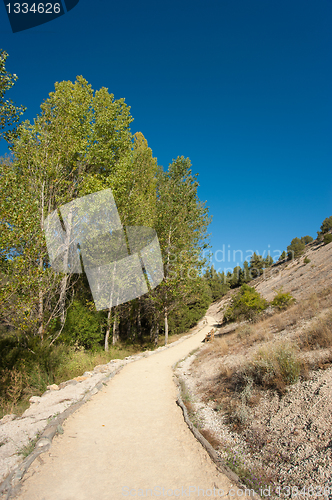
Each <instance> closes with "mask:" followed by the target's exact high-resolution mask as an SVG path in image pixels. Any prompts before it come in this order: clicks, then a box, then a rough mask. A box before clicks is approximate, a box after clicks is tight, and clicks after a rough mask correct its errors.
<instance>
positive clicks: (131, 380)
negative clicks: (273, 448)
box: [0, 318, 250, 500]
mask: <svg viewBox="0 0 332 500" xmlns="http://www.w3.org/2000/svg"><path fill="white" fill-rule="evenodd" d="M208 321H209V324H212V323H214V319H213V318H208ZM208 329H209V326H203V325H201V324H200V325H198V326H197V328H195V329H194V332H193V334H191V335H189V336H188V337H187V338H182V339H181V340H180V341H178V342H174V343H173V344H172V345H171V346H169V347H167V348H161V349H159V350H158V351H154V352H150V353H149V352H146V353H145V354H144V355H143V356H140V357H137V358H136V359H135V360H133V359H131V360H130V359H128V360H127V364H126V366H124V367H123V368H122V370H121V371H120V372H119V373H117V374H116V375H115V376H114V377H113V378H112V379H111V380H109V381H108V382H107V381H106V380H105V379H104V380H103V379H101V380H102V381H103V383H102V384H101V385H102V388H101V390H100V391H99V392H98V391H97V390H95V391H94V392H95V393H96V394H94V395H93V396H92V397H91V398H90V399H88V400H86V401H84V404H82V405H81V406H80V407H79V408H78V409H77V410H76V411H75V412H74V413H73V414H72V415H70V416H69V417H68V418H67V419H66V420H65V421H64V422H63V425H62V426H61V429H60V430H61V432H60V433H58V434H57V435H55V437H54V439H53V442H52V445H51V446H50V440H49V434H48V433H47V432H46V434H44V436H43V437H42V438H41V439H40V440H39V442H38V443H37V445H36V446H37V453H38V447H41V449H42V451H43V453H42V454H40V455H38V456H37V459H36V460H34V461H33V463H32V465H31V466H30V467H29V468H28V470H27V471H26V470H25V469H24V468H23V469H22V468H21V469H20V468H19V469H18V473H16V475H14V476H13V478H14V486H15V483H18V484H19V485H20V486H21V490H20V491H19V492H18V493H17V495H16V494H15V496H14V497H15V498H17V499H18V500H74V499H75V500H113V499H114V500H118V499H122V498H125V497H133V496H140V497H145V496H146V497H149V496H150V497H151V496H156V497H158V496H162V497H179V496H181V497H183V496H184V497H188V496H190V497H192V498H197V497H200V496H214V497H219V498H230V497H231V496H232V492H234V493H235V494H237V493H236V492H237V491H238V487H239V486H240V485H239V484H236V483H235V482H234V478H232V476H231V475H230V477H228V476H227V475H226V474H225V473H224V472H222V471H221V469H220V468H218V467H217V466H216V464H215V463H214V462H213V461H212V460H211V458H210V456H209V455H208V453H207V452H206V450H205V449H204V448H203V447H202V446H201V444H200V443H199V442H198V441H197V440H196V439H195V438H194V436H193V434H192V433H191V432H190V430H189V428H188V426H187V424H186V423H185V421H184V418H183V413H182V410H181V408H180V407H179V406H178V405H177V404H176V400H177V397H178V388H177V386H176V384H175V383H174V380H173V379H174V374H173V369H172V366H173V365H174V363H176V362H177V361H178V360H180V359H182V358H184V357H186V356H187V355H188V353H189V352H191V351H192V350H193V349H196V348H198V347H200V346H201V343H202V340H203V339H204V337H205V335H206V333H207V331H208ZM152 354H155V355H153V356H152ZM129 361H134V362H129ZM104 369H105V370H106V369H107V370H109V369H110V368H109V367H107V365H105V367H104ZM96 375H97V374H96V373H95V374H92V375H91V377H87V376H85V377H81V379H82V380H80V381H76V382H77V384H74V385H73V384H68V385H67V386H65V387H62V388H59V390H53V391H52V390H49V391H47V392H46V393H45V394H44V395H43V396H42V397H41V398H38V399H34V400H33V401H32V403H31V407H30V409H29V410H27V411H26V412H25V414H24V415H23V416H22V417H21V418H17V419H14V420H11V419H10V418H7V419H6V418H5V420H4V419H2V421H0V431H1V428H2V430H3V429H4V426H8V425H12V430H13V429H14V428H15V426H16V430H17V432H19V428H20V425H26V424H27V423H28V420H29V419H33V420H34V421H35V422H38V421H39V423H40V425H44V423H45V418H46V416H47V415H49V416H52V415H53V414H54V411H55V403H56V404H57V405H58V408H57V409H58V411H59V409H60V411H61V408H60V407H59V405H61V404H64V403H65V402H67V405H70V404H71V403H72V402H73V401H74V400H76V401H77V400H78V399H80V398H82V393H84V385H83V384H85V385H86V384H88V382H89V381H90V389H91V388H92V387H93V384H94V383H95V381H92V378H93V377H95V376H96ZM99 382H100V380H99ZM77 386H79V387H81V389H78V387H77ZM67 388H68V389H67ZM86 389H87V387H85V390H86ZM70 391H71V392H70ZM97 392H98V393H97ZM51 402H52V404H51ZM62 411H63V408H62ZM53 427H54V426H53ZM50 429H52V426H51V428H50ZM50 432H51V430H50ZM52 432H53V431H52ZM35 453H36V452H35ZM33 458H34V457H33ZM21 465H22V464H21ZM22 471H23V472H26V474H25V476H24V477H23V480H22V482H21V483H20V481H19V480H20V477H21V475H23V472H22ZM8 477H10V476H8ZM0 486H1V485H0ZM7 486H9V485H8V483H7ZM7 492H10V488H9V489H8V488H7V491H6V488H3V489H2V495H1V487H0V498H3V499H5V498H8V496H7ZM243 492H244V490H243V491H242V493H243ZM14 493H15V490H14ZM249 494H250V493H249ZM233 496H234V495H233ZM243 496H244V495H243ZM14 497H13V498H14ZM11 498H12V496H11Z"/></svg>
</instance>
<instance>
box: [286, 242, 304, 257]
mask: <svg viewBox="0 0 332 500" xmlns="http://www.w3.org/2000/svg"><path fill="white" fill-rule="evenodd" d="M304 250H305V243H304V241H302V240H300V238H293V239H292V241H291V244H290V245H288V247H287V256H288V258H289V259H296V258H297V257H300V256H301V255H302V254H303V252H304Z"/></svg>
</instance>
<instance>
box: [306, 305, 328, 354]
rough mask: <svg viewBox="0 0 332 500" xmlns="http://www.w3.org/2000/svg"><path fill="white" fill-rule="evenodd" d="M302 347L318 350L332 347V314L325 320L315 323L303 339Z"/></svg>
mask: <svg viewBox="0 0 332 500" xmlns="http://www.w3.org/2000/svg"><path fill="white" fill-rule="evenodd" d="M302 346H303V347H310V348H313V347H315V348H317V347H323V348H324V347H331V346H332V312H330V313H329V314H328V315H327V316H326V317H325V318H323V319H319V320H317V321H315V323H314V324H313V325H311V326H310V328H309V329H308V330H306V331H305V333H304V335H303V338H302Z"/></svg>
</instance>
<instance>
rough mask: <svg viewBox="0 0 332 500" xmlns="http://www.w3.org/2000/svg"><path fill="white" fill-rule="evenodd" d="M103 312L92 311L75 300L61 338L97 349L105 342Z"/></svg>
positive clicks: (73, 343) (72, 343) (70, 343)
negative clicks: (102, 328)
mask: <svg viewBox="0 0 332 500" xmlns="http://www.w3.org/2000/svg"><path fill="white" fill-rule="evenodd" d="M101 316H102V313H97V312H95V311H90V310H89V309H88V308H87V307H86V306H84V305H83V304H82V303H81V302H78V301H74V302H73V304H72V306H71V307H70V308H69V309H68V313H67V319H66V323H65V327H64V329H63V332H62V333H61V336H60V337H59V338H60V340H62V341H63V342H65V343H66V344H68V345H77V346H82V347H84V348H85V349H96V348H98V347H100V345H101V343H102V342H103V334H102V332H101V324H102V321H101V319H102V318H101Z"/></svg>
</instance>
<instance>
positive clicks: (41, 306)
mask: <svg viewBox="0 0 332 500" xmlns="http://www.w3.org/2000/svg"><path fill="white" fill-rule="evenodd" d="M39 268H40V271H41V272H42V271H43V258H42V257H40V258H39ZM43 319H44V294H43V290H42V286H41V284H40V288H39V303H38V323H39V328H38V335H39V337H40V338H41V340H42V341H43V337H44V325H43V323H44V322H43Z"/></svg>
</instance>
